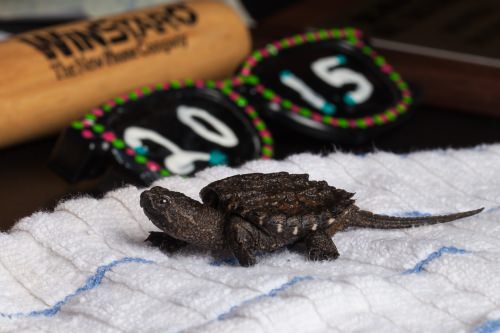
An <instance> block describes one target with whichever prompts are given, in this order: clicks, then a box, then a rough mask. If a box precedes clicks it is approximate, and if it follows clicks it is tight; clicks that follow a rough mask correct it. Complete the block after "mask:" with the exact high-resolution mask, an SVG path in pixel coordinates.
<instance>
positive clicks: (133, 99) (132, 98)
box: [128, 92, 138, 101]
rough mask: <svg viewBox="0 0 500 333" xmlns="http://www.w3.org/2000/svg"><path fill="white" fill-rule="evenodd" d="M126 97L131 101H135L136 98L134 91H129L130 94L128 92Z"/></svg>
mask: <svg viewBox="0 0 500 333" xmlns="http://www.w3.org/2000/svg"><path fill="white" fill-rule="evenodd" d="M128 97H129V98H130V100H131V101H136V100H137V98H138V96H137V93H136V92H131V93H130V94H128Z"/></svg>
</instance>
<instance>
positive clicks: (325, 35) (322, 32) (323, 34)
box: [319, 30, 328, 39]
mask: <svg viewBox="0 0 500 333" xmlns="http://www.w3.org/2000/svg"><path fill="white" fill-rule="evenodd" d="M319 38H320V39H327V38H328V32H326V30H320V31H319Z"/></svg>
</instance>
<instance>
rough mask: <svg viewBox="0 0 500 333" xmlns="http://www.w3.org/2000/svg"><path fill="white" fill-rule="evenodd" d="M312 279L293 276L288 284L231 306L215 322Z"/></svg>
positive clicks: (310, 277)
mask: <svg viewBox="0 0 500 333" xmlns="http://www.w3.org/2000/svg"><path fill="white" fill-rule="evenodd" d="M313 279H314V278H313V277H312V276H308V275H306V276H295V277H293V278H292V279H291V280H289V281H288V282H286V283H284V284H282V285H281V286H279V287H277V288H273V289H271V290H270V291H269V292H267V293H265V294H261V295H258V296H255V297H252V298H249V299H246V300H244V301H242V302H240V303H239V304H236V305H233V306H232V307H230V308H229V309H228V310H227V311H224V312H223V313H221V314H220V315H218V316H217V320H225V319H227V318H229V317H231V315H232V314H233V313H234V311H236V310H237V309H239V308H241V307H242V306H245V305H247V304H250V303H254V302H258V301H260V300H261V299H263V298H267V297H276V296H277V295H278V294H279V293H281V292H282V291H284V290H286V289H288V288H290V287H292V286H294V285H296V284H297V283H300V282H303V281H309V280H313Z"/></svg>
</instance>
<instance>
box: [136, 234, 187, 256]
mask: <svg viewBox="0 0 500 333" xmlns="http://www.w3.org/2000/svg"><path fill="white" fill-rule="evenodd" d="M144 241H145V242H150V243H151V245H153V246H154V247H157V248H159V249H160V251H162V252H166V253H173V252H175V251H178V250H179V249H180V248H182V247H184V246H186V245H187V243H186V242H184V241H181V240H178V239H175V238H173V237H170V236H169V235H167V234H166V233H164V232H158V231H151V232H150V233H149V236H148V238H146V239H145V240H144Z"/></svg>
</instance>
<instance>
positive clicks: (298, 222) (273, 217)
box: [200, 172, 354, 235]
mask: <svg viewBox="0 0 500 333" xmlns="http://www.w3.org/2000/svg"><path fill="white" fill-rule="evenodd" d="M353 195H354V194H353V193H349V192H346V191H344V190H341V189H337V188H335V187H333V186H329V185H328V183H327V182H325V181H314V180H309V175H307V174H289V173H287V172H278V173H267V174H264V173H250V174H243V175H236V176H232V177H228V178H224V179H221V180H218V181H215V182H213V183H210V184H209V185H207V186H206V187H204V188H203V189H202V190H201V192H200V197H201V199H202V200H203V202H204V203H205V204H207V205H210V206H212V207H214V208H216V209H218V210H220V211H223V212H224V213H227V214H236V215H239V216H241V217H242V218H244V219H245V220H247V221H249V222H251V223H253V224H256V225H260V226H261V227H262V228H264V229H266V230H268V231H270V232H277V233H282V234H283V235H285V234H289V233H291V234H293V235H303V234H304V233H305V231H307V230H321V229H325V228H326V227H328V225H329V224H331V223H332V222H333V221H334V219H335V217H336V216H338V215H339V214H340V213H342V212H343V211H344V210H345V209H346V208H347V207H349V206H351V205H352V204H353V203H354V200H353V199H351V197H352V196H353Z"/></svg>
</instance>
